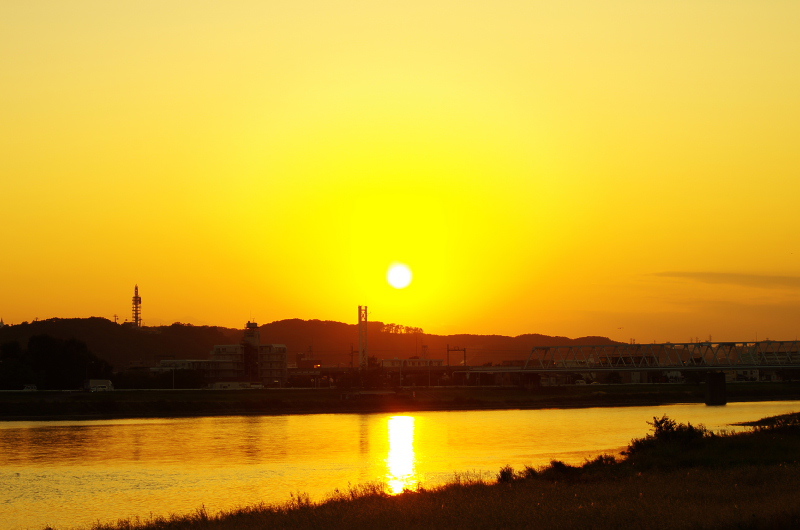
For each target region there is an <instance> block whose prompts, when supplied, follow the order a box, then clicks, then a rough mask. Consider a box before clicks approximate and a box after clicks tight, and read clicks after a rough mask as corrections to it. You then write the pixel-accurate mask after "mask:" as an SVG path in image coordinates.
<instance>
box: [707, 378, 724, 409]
mask: <svg viewBox="0 0 800 530" xmlns="http://www.w3.org/2000/svg"><path fill="white" fill-rule="evenodd" d="M726 403H728V396H727V392H726V388H725V374H724V373H722V372H707V373H706V405H725V404H726Z"/></svg>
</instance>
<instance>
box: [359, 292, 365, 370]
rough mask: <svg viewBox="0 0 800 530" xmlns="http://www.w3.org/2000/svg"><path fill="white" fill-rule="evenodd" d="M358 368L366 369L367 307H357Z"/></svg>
mask: <svg viewBox="0 0 800 530" xmlns="http://www.w3.org/2000/svg"><path fill="white" fill-rule="evenodd" d="M358 366H359V368H362V369H364V368H366V367H367V306H365V305H364V306H361V305H360V306H358Z"/></svg>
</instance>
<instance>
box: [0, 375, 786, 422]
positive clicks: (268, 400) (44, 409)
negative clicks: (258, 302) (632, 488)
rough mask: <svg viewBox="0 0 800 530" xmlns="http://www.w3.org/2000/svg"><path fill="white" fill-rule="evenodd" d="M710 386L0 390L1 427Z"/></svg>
mask: <svg viewBox="0 0 800 530" xmlns="http://www.w3.org/2000/svg"><path fill="white" fill-rule="evenodd" d="M704 399H705V385H702V384H700V385H688V384H686V385H684V384H680V385H678V384H663V385H656V384H648V385H581V386H579V385H575V386H559V387H536V388H532V389H526V388H519V387H434V388H425V387H419V388H404V389H399V390H396V391H386V392H382V393H377V392H374V393H373V392H369V391H365V392H359V391H344V390H339V389H265V390H224V391H220V390H217V391H214V390H118V391H113V392H49V391H38V392H0V421H37V420H79V419H113V418H148V417H183V416H234V415H236V416H238V415H279V414H326V413H370V412H418V411H437V410H499V409H544V408H572V407H616V406H641V405H665V404H674V403H703V402H704ZM780 400H800V383H729V384H728V401H729V402H741V401H780Z"/></svg>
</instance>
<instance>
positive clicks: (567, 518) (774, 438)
mask: <svg viewBox="0 0 800 530" xmlns="http://www.w3.org/2000/svg"><path fill="white" fill-rule="evenodd" d="M650 424H651V426H652V432H651V433H649V434H647V435H646V436H645V437H643V438H637V439H634V440H632V441H631V443H630V444H629V446H628V447H627V449H626V450H625V451H624V452H623V453H622V455H621V457H620V458H617V457H614V456H611V455H603V456H600V457H597V458H595V459H594V460H591V461H587V462H585V463H584V464H583V465H581V466H570V465H567V464H565V463H563V462H560V461H553V462H551V463H550V465H549V466H546V467H543V468H539V469H536V468H533V467H525V468H524V469H522V470H514V469H513V468H511V467H509V466H506V467H504V468H502V469H500V470H499V472H498V474H497V475H496V476H495V477H486V476H479V475H475V474H464V475H457V476H456V477H455V478H454V480H453V481H451V482H450V483H449V484H445V485H443V486H439V487H435V488H426V487H424V486H423V485H419V486H418V487H417V488H415V489H414V490H413V491H412V490H408V491H405V492H403V493H402V494H400V495H395V496H391V495H389V494H388V493H387V492H386V490H385V489H384V486H383V485H380V484H369V485H363V486H357V487H352V488H350V489H349V490H347V491H338V490H337V491H335V492H333V493H332V494H331V495H330V496H329V497H328V498H327V499H325V500H323V501H321V502H312V501H310V499H309V498H308V496H306V495H303V494H297V495H294V496H292V500H291V501H290V502H288V503H286V504H283V505H278V506H275V505H257V506H250V507H245V508H241V509H238V510H234V511H230V512H225V513H220V514H209V513H207V512H206V511H205V510H203V509H200V510H198V511H197V512H196V513H194V514H191V515H188V516H172V517H169V518H152V519H150V520H121V521H118V522H116V523H114V524H97V525H95V526H93V527H92V529H93V530H151V529H152V530H156V529H159V530H160V529H176V530H177V529H191V530H194V529H234V528H235V529H245V530H247V529H257V528H258V529H261V528H300V529H303V528H309V529H310V528H342V529H344V528H398V529H399V528H619V527H626V528H790V527H798V526H799V525H800V505H799V504H798V500H800V465H799V464H798V461H797V459H798V455H800V414H797V413H795V414H790V415H785V416H778V417H773V418H767V419H764V420H760V421H759V422H754V423H753V424H751V425H750V430H749V431H747V432H743V433H730V432H724V431H723V432H718V433H714V432H710V431H708V430H706V429H705V428H704V427H703V426H702V425H699V426H694V425H691V424H679V423H676V422H675V421H673V420H672V419H670V418H668V417H666V416H664V417H662V418H653V422H652V423H650Z"/></svg>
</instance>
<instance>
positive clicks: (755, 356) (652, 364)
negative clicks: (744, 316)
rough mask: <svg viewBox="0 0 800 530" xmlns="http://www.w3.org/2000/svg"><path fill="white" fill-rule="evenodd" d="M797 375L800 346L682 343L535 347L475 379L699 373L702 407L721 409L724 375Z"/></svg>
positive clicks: (475, 369) (481, 368) (782, 343)
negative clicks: (702, 380)
mask: <svg viewBox="0 0 800 530" xmlns="http://www.w3.org/2000/svg"><path fill="white" fill-rule="evenodd" d="M781 369H800V341H798V340H793V341H773V340H765V341H756V342H682V343H673V342H665V343H660V344H658V343H654V344H611V345H599V346H537V347H534V348H533V349H532V350H531V352H530V354H529V355H528V358H527V359H526V360H525V362H524V363H523V364H522V365H520V366H479V367H472V368H470V369H468V370H464V371H463V372H464V373H465V374H467V376H468V377H469V374H474V373H495V374H496V373H518V374H525V373H535V374H546V373H575V372H583V373H587V372H588V373H593V372H625V371H628V372H669V371H682V372H683V371H700V372H704V373H705V374H706V385H707V386H706V397H707V399H706V402H707V403H708V404H724V403H725V402H726V401H727V399H726V397H725V372H728V371H744V370H781Z"/></svg>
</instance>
